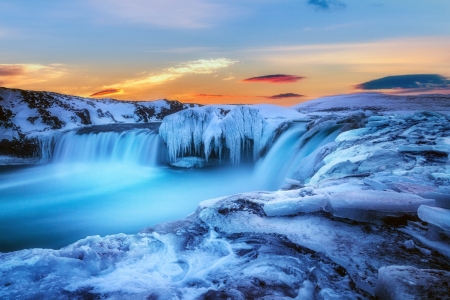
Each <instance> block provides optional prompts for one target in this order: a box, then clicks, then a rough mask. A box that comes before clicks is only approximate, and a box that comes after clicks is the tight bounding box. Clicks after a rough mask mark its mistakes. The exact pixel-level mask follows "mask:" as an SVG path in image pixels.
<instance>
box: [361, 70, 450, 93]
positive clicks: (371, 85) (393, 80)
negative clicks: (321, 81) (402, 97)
mask: <svg viewBox="0 0 450 300" xmlns="http://www.w3.org/2000/svg"><path fill="white" fill-rule="evenodd" d="M355 89H359V90H414V91H419V90H421V89H422V90H425V91H429V90H438V89H450V80H449V79H447V78H445V77H444V76H442V75H439V74H408V75H395V76H387V77H383V78H379V79H375V80H371V81H367V82H364V83H361V84H358V85H356V86H355Z"/></svg>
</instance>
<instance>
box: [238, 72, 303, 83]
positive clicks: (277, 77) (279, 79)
mask: <svg viewBox="0 0 450 300" xmlns="http://www.w3.org/2000/svg"><path fill="white" fill-rule="evenodd" d="M304 78H305V77H302V76H295V75H284V74H274V75H265V76H258V77H252V78H247V79H244V80H242V81H243V82H267V83H294V82H297V81H299V80H301V79H304Z"/></svg>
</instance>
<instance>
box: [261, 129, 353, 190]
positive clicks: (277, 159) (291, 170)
mask: <svg viewBox="0 0 450 300" xmlns="http://www.w3.org/2000/svg"><path fill="white" fill-rule="evenodd" d="M323 125H325V126H317V127H316V128H313V129H309V130H308V123H306V122H294V123H293V124H291V126H290V127H289V129H288V130H286V131H285V132H284V133H283V134H282V135H281V136H280V137H279V138H278V139H277V141H276V142H275V143H274V145H272V147H271V148H270V150H269V152H268V153H267V155H266V156H265V157H263V158H261V159H260V160H259V161H258V162H257V164H256V167H255V172H254V176H255V178H256V179H257V180H258V181H260V182H261V183H262V184H264V185H266V186H268V187H270V189H278V188H280V187H281V186H282V185H283V183H284V179H285V178H293V177H295V176H294V174H295V172H297V171H298V170H299V169H301V168H302V160H303V159H304V158H306V157H307V156H308V155H310V154H311V153H313V152H314V151H315V150H317V149H318V148H319V147H321V146H323V145H325V144H328V143H330V142H333V141H334V140H335V139H336V137H337V136H338V135H339V133H340V132H341V131H342V128H343V127H344V126H345V125H339V124H336V122H332V123H330V124H323ZM303 162H304V161H303Z"/></svg>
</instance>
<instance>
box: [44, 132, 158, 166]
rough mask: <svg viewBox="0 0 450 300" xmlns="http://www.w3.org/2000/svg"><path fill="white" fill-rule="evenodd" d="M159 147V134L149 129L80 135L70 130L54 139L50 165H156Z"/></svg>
mask: <svg viewBox="0 0 450 300" xmlns="http://www.w3.org/2000/svg"><path fill="white" fill-rule="evenodd" d="M161 146H162V145H161V142H160V137H159V135H158V134H157V133H155V132H154V131H151V130H145V129H135V130H129V131H124V132H115V131H110V132H100V133H97V132H93V133H83V134H79V133H78V132H76V131H71V132H68V133H65V134H62V135H61V136H59V138H57V139H56V141H55V145H54V150H53V156H52V162H53V163H124V164H134V165H143V166H156V165H157V163H158V158H159V154H160V151H161Z"/></svg>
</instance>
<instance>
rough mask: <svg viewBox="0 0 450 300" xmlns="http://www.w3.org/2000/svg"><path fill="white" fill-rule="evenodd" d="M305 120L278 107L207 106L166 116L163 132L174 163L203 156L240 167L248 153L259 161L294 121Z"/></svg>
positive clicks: (298, 114) (288, 109) (296, 113)
mask: <svg viewBox="0 0 450 300" xmlns="http://www.w3.org/2000/svg"><path fill="white" fill-rule="evenodd" d="M304 119H305V116H304V115H302V114H300V113H298V112H297V111H295V110H293V109H290V108H281V107H276V106H263V105H259V106H246V105H238V106H231V105H223V106H205V107H199V108H193V109H188V110H186V111H181V112H179V113H177V114H174V115H171V116H168V117H166V118H165V119H164V121H163V123H162V124H161V127H160V129H159V132H160V135H161V137H162V138H163V139H164V141H165V143H166V144H167V148H168V153H169V158H170V161H171V162H174V161H176V160H177V159H178V158H180V157H183V156H199V157H202V158H204V159H206V160H207V161H208V160H209V159H210V158H211V157H216V158H218V159H222V158H229V160H230V161H231V162H232V163H234V164H237V163H239V162H240V160H241V157H242V156H243V155H245V154H248V153H251V157H252V158H253V159H255V160H256V159H257V158H258V157H259V156H260V154H261V153H264V152H265V151H267V149H268V148H269V147H270V146H271V144H272V143H273V141H274V140H275V139H276V138H277V137H278V136H279V135H280V133H281V132H282V131H283V130H285V129H286V128H287V127H288V124H289V123H290V122H292V121H293V120H304ZM227 156H228V157H227Z"/></svg>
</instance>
